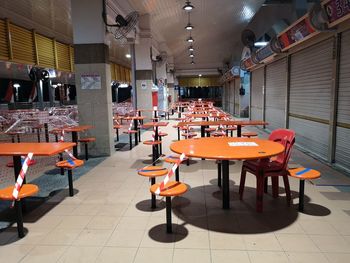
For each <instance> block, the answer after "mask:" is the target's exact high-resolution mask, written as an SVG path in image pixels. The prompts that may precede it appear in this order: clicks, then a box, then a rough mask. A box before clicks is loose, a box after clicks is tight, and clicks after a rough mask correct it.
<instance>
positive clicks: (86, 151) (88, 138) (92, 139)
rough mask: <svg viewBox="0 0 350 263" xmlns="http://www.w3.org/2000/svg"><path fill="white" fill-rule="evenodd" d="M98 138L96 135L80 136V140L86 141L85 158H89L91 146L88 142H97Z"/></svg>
mask: <svg viewBox="0 0 350 263" xmlns="http://www.w3.org/2000/svg"><path fill="white" fill-rule="evenodd" d="M95 141H96V138H95V137H87V138H80V139H79V142H82V143H84V145H85V160H86V161H87V160H89V148H88V143H89V142H95Z"/></svg>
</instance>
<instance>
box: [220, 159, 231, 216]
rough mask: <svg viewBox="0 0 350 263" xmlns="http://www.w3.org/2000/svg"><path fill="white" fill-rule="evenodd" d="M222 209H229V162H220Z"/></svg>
mask: <svg viewBox="0 0 350 263" xmlns="http://www.w3.org/2000/svg"><path fill="white" fill-rule="evenodd" d="M221 165H222V208H223V209H230V182H229V161H228V160H222V163H221Z"/></svg>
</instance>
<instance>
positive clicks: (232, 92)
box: [229, 80, 235, 114]
mask: <svg viewBox="0 0 350 263" xmlns="http://www.w3.org/2000/svg"><path fill="white" fill-rule="evenodd" d="M229 89H230V108H229V113H230V114H234V110H235V108H234V107H235V83H234V81H233V80H231V81H230V88H229Z"/></svg>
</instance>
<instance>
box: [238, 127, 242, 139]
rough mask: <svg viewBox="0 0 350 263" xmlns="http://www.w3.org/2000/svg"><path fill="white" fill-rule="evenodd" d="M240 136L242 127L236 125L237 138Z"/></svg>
mask: <svg viewBox="0 0 350 263" xmlns="http://www.w3.org/2000/svg"><path fill="white" fill-rule="evenodd" d="M241 136H242V125H237V137H241Z"/></svg>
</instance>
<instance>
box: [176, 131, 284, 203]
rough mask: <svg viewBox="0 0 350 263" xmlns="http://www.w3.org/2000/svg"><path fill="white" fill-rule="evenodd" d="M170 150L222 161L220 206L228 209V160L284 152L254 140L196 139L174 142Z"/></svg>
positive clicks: (235, 138)
mask: <svg viewBox="0 0 350 263" xmlns="http://www.w3.org/2000/svg"><path fill="white" fill-rule="evenodd" d="M170 150H172V151H173V152H175V153H178V154H182V153H184V154H185V155H186V156H187V157H197V158H205V159H214V160H221V161H222V206H223V208H224V209H229V208H230V191H229V160H250V159H265V158H269V157H271V156H275V155H278V154H280V153H282V152H283V151H284V146H283V145H282V144H280V143H276V142H273V141H269V140H263V139H256V138H237V137H222V138H214V137H209V138H208V137H207V138H198V139H190V140H183V141H178V142H174V143H172V144H171V145H170Z"/></svg>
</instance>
